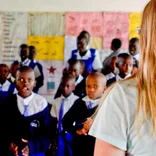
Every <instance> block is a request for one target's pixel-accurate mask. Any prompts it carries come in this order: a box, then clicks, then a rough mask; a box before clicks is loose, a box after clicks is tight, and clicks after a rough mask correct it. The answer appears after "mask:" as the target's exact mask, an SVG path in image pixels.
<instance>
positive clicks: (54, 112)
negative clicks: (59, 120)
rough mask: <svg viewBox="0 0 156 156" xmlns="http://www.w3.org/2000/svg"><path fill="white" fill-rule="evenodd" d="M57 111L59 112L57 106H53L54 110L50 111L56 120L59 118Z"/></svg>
mask: <svg viewBox="0 0 156 156" xmlns="http://www.w3.org/2000/svg"><path fill="white" fill-rule="evenodd" d="M56 111H57V110H56V105H55V104H53V105H52V108H51V110H50V114H51V116H52V117H54V118H56V117H57V112H56Z"/></svg>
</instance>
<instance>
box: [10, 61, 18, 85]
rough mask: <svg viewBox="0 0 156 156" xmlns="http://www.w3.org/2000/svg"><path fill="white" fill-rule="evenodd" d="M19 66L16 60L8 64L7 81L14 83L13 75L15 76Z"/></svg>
mask: <svg viewBox="0 0 156 156" xmlns="http://www.w3.org/2000/svg"><path fill="white" fill-rule="evenodd" d="M19 68H20V64H19V62H18V61H14V62H13V63H12V64H11V66H10V77H9V78H8V81H10V82H11V83H13V84H14V83H15V77H16V72H17V70H18V69H19Z"/></svg>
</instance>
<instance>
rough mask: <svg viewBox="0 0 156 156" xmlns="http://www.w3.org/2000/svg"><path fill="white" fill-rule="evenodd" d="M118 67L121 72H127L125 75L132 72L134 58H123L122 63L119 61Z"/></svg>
mask: <svg viewBox="0 0 156 156" xmlns="http://www.w3.org/2000/svg"><path fill="white" fill-rule="evenodd" d="M118 68H119V71H120V74H125V75H128V74H130V73H131V72H132V68H133V59H132V58H127V59H121V63H119V67H118Z"/></svg>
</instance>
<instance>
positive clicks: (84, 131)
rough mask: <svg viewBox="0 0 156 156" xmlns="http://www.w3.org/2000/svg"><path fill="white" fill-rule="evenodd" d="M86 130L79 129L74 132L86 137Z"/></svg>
mask: <svg viewBox="0 0 156 156" xmlns="http://www.w3.org/2000/svg"><path fill="white" fill-rule="evenodd" d="M87 132H88V131H87V130H86V129H85V128H82V129H79V130H77V131H76V133H77V134H78V135H87Z"/></svg>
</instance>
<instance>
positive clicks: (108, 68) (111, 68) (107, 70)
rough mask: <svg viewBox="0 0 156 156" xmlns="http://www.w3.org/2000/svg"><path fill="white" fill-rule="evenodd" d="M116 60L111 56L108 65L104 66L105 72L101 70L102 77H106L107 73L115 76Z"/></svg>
mask: <svg viewBox="0 0 156 156" xmlns="http://www.w3.org/2000/svg"><path fill="white" fill-rule="evenodd" d="M116 60H117V57H116V56H113V57H112V58H110V59H109V62H108V65H107V66H106V68H105V70H102V73H103V74H104V75H107V74H109V73H114V75H115V74H116V71H117V69H116Z"/></svg>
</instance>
